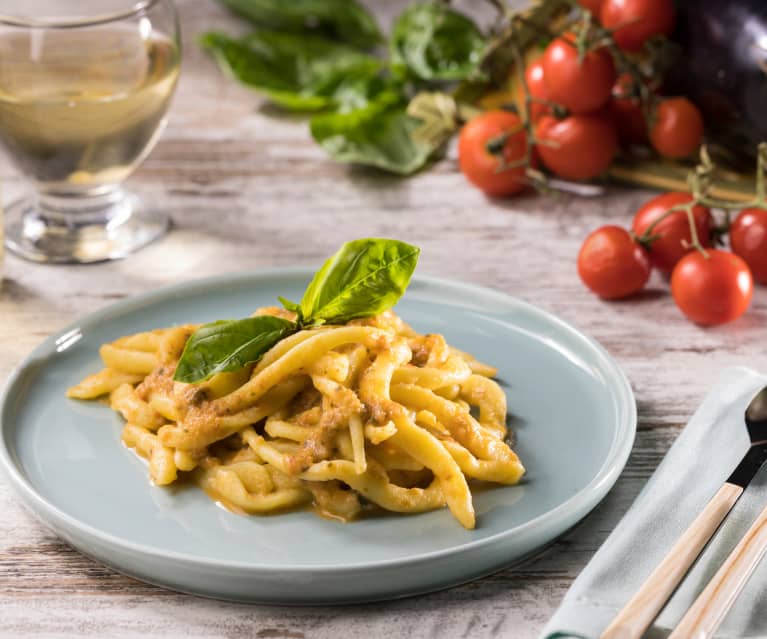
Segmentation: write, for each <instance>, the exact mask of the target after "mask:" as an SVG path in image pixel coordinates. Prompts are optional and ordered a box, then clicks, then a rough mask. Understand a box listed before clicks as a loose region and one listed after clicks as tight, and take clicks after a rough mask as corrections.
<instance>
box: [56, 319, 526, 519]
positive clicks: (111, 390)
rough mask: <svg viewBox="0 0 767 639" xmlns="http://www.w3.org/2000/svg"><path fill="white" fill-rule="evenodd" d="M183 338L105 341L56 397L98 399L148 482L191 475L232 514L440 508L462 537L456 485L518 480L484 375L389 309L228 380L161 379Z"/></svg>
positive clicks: (489, 372) (302, 341) (186, 329)
mask: <svg viewBox="0 0 767 639" xmlns="http://www.w3.org/2000/svg"><path fill="white" fill-rule="evenodd" d="M258 314H273V315H281V314H282V315H288V312H287V311H284V310H282V309H277V308H264V309H260V311H258ZM196 328H197V327H196V326H191V325H187V326H180V327H177V328H169V329H160V330H155V331H151V332H146V333H139V334H137V335H131V336H128V337H123V338H120V339H118V340H117V341H115V342H113V343H111V344H105V345H104V346H102V348H101V351H100V354H101V357H102V359H103V361H104V364H105V365H106V368H105V369H104V370H102V371H101V372H99V373H96V374H94V375H91V376H89V377H87V378H85V379H84V380H83V381H82V382H81V383H80V384H78V385H77V386H74V387H73V388H71V389H69V392H68V395H69V396H70V397H73V398H79V399H93V398H96V397H100V396H102V395H106V394H109V403H110V405H111V407H112V408H113V409H115V410H116V411H118V412H119V413H121V414H122V416H123V417H124V418H125V420H126V424H125V426H124V428H123V433H122V440H123V442H124V443H125V444H126V445H127V446H129V447H130V448H134V449H135V450H136V452H137V453H139V454H140V455H142V456H143V457H145V458H146V459H147V460H148V462H149V476H150V478H151V480H152V482H153V483H155V484H157V485H166V484H171V483H173V482H174V481H176V480H177V479H178V478H179V476H180V475H182V474H188V473H190V471H191V476H192V477H193V478H194V480H195V481H196V482H197V483H198V484H199V485H200V486H201V487H202V488H203V489H204V490H205V491H206V492H207V493H208V494H209V495H210V496H211V497H213V498H214V499H216V500H217V501H220V502H221V503H222V504H223V505H225V506H226V507H227V508H229V509H231V510H233V511H235V512H240V513H249V514H264V513H270V512H273V511H279V510H285V509H291V508H296V507H299V506H302V505H306V504H311V503H313V504H314V505H315V507H316V509H317V510H318V511H320V512H321V513H322V514H324V515H326V516H331V517H337V518H339V519H342V520H345V521H348V520H352V519H354V518H355V517H357V516H358V515H359V514H360V513H361V512H363V511H364V510H366V509H367V508H369V505H375V506H377V507H379V508H382V509H384V510H388V511H394V512H399V513H415V512H422V511H428V510H434V509H437V508H441V507H443V506H445V505H447V507H448V508H449V509H450V511H451V512H452V513H453V515H455V517H456V518H457V519H458V521H460V523H461V524H463V525H464V526H465V527H466V528H473V527H474V525H475V518H474V509H473V506H472V497H471V492H470V489H469V481H471V480H478V481H483V482H493V483H499V484H515V483H517V482H518V481H519V479H520V477H521V476H522V474H523V472H524V468H523V467H522V464H521V463H520V462H519V459H518V458H517V455H516V454H515V453H514V452H513V451H512V449H511V448H510V447H509V445H508V444H507V443H506V441H505V438H506V436H507V429H506V398H505V395H504V392H503V390H502V389H501V388H500V387H499V386H498V384H497V383H496V382H495V381H493V380H492V379H491V377H492V376H493V375H494V374H495V369H493V368H491V367H489V366H487V365H485V364H482V363H480V362H478V361H476V360H475V359H474V358H473V357H471V356H470V355H467V354H466V353H462V352H460V351H458V350H456V349H454V348H451V347H450V346H448V344H447V343H446V342H445V339H444V338H443V337H442V336H441V335H435V334H430V335H419V334H417V333H416V332H415V331H413V330H412V329H411V328H410V327H409V326H407V325H406V324H405V323H404V322H403V321H402V320H401V319H400V318H399V317H397V316H396V315H395V314H394V313H393V312H391V311H387V312H384V313H382V314H380V315H378V316H375V317H372V318H367V319H362V320H352V321H350V322H349V323H347V324H346V325H345V326H321V327H319V328H314V329H309V330H303V331H300V332H298V333H296V334H294V335H292V336H291V337H288V338H286V339H284V340H282V341H281V342H278V343H277V345H275V346H274V347H273V348H272V349H271V350H269V351H268V352H267V353H266V354H265V355H264V357H263V358H262V359H261V360H260V361H259V363H258V364H256V365H255V366H253V367H250V368H244V369H242V370H241V371H238V372H234V373H219V374H217V375H215V376H213V377H212V378H211V379H209V380H208V381H206V382H203V383H201V384H183V383H180V382H174V381H173V373H174V368H175V366H176V364H177V362H178V360H179V357H180V356H181V353H182V351H183V349H184V345H185V343H186V341H187V339H188V338H189V336H190V335H191V334H192V332H193V331H194V330H195V329H196Z"/></svg>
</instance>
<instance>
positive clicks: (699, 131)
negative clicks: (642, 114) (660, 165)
mask: <svg viewBox="0 0 767 639" xmlns="http://www.w3.org/2000/svg"><path fill="white" fill-rule="evenodd" d="M702 139H703V116H702V115H701V114H700V111H699V110H698V107H696V106H695V105H694V104H693V103H692V102H690V101H689V100H688V99H687V98H671V99H670V100H664V101H663V102H661V103H660V104H659V105H658V108H657V110H656V111H655V123H654V124H653V127H652V130H651V131H650V142H652V145H653V147H654V148H655V150H656V151H657V152H658V153H660V154H661V155H662V156H664V157H667V158H674V159H679V158H685V157H687V156H689V155H692V154H693V153H695V152H696V151H697V150H698V148H699V147H700V143H701V140H702Z"/></svg>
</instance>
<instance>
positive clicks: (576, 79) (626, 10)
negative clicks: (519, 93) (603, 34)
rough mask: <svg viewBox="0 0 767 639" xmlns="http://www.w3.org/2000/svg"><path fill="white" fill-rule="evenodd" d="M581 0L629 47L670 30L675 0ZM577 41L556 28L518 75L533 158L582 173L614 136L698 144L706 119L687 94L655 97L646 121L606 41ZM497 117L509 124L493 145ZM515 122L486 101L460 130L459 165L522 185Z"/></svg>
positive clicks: (480, 181) (679, 152) (494, 181)
mask: <svg viewBox="0 0 767 639" xmlns="http://www.w3.org/2000/svg"><path fill="white" fill-rule="evenodd" d="M580 3H581V5H582V6H583V7H584V8H585V9H587V10H588V11H590V12H591V13H592V14H593V15H594V17H595V18H597V19H598V20H600V21H601V23H602V25H603V26H604V27H605V28H607V29H610V30H612V34H613V39H614V40H615V43H616V44H617V46H618V47H620V48H621V49H624V50H625V51H626V52H629V53H634V52H636V51H639V50H641V49H642V47H643V46H644V44H645V42H646V41H647V40H649V39H650V38H652V37H655V36H659V35H664V36H668V35H669V34H670V33H671V31H672V29H673V26H674V7H673V1H672V0H580ZM576 43H577V36H576V35H575V34H573V33H565V34H563V35H561V36H559V37H557V38H555V39H554V40H552V41H551V42H550V43H549V45H548V46H547V47H546V50H545V51H544V52H543V55H542V56H541V57H540V58H539V59H537V60H535V61H533V62H532V63H530V64H529V65H528V67H527V69H526V70H525V84H526V85H527V90H528V93H529V95H530V97H531V98H532V101H531V102H530V108H529V113H527V118H528V120H529V124H530V125H531V128H532V130H533V131H534V137H535V140H536V145H535V148H534V151H533V153H532V155H533V156H534V157H535V159H537V160H540V162H541V163H542V164H543V165H544V166H545V167H546V168H547V169H548V170H549V171H551V172H552V173H554V174H555V175H558V176H560V177H563V178H566V179H571V180H587V179H590V178H594V177H596V176H598V175H600V174H602V173H604V172H605V171H606V170H607V168H608V167H609V166H610V163H611V162H612V161H613V158H614V157H615V155H616V153H617V152H618V149H619V144H620V143H622V144H624V145H631V144H647V143H650V144H651V145H652V146H653V147H654V148H655V150H656V151H657V152H658V153H659V154H660V155H662V156H664V157H669V158H683V157H687V156H689V155H692V154H693V153H694V152H696V151H697V149H698V148H699V146H700V143H701V140H702V137H703V119H702V117H701V114H700V112H699V111H698V109H697V107H696V106H695V105H694V104H692V102H690V101H689V100H687V99H686V98H669V99H661V98H658V99H657V100H653V101H652V102H653V104H654V105H655V106H654V107H653V115H652V118H651V122H652V126H651V127H648V122H647V119H646V118H645V109H644V108H643V106H642V103H641V102H640V98H639V91H637V90H636V87H635V86H634V80H633V79H632V75H631V74H629V73H623V74H621V75H617V73H616V69H615V61H614V60H613V57H612V55H611V54H610V52H609V51H608V49H607V48H605V47H596V48H594V47H593V46H592V47H586V48H585V49H583V50H581V51H580V52H579V48H578V45H577V44H576ZM651 88H652V89H654V88H655V87H651ZM645 94H647V92H645ZM504 123H507V124H506V126H508V127H509V128H508V129H507V131H508V132H512V131H513V134H512V133H509V135H508V137H507V142H506V143H507V145H508V148H506V147H503V148H499V147H498V144H497V143H496V142H497V140H498V139H499V137H498V136H499V135H500V133H499V127H502V126H504ZM522 125H523V122H522V120H521V119H519V118H516V117H514V118H510V117H509V116H508V115H506V116H504V115H502V112H501V111H488V112H486V113H483V114H482V115H479V116H477V117H476V118H474V120H472V121H471V122H469V123H468V124H467V125H466V126H465V127H464V128H463V130H462V132H461V135H460V141H459V155H460V167H461V170H462V171H463V172H464V174H465V175H466V177H467V178H468V179H469V180H470V181H471V182H472V183H473V184H475V185H476V186H477V187H479V188H480V189H482V190H483V191H485V192H486V193H488V194H489V195H493V196H500V195H511V194H514V193H517V192H519V191H520V190H522V188H521V185H523V184H524V169H523V170H521V171H519V170H517V168H518V167H519V166H520V164H523V159H524V158H526V157H528V155H527V147H526V146H525V145H523V144H522V142H521V140H520V137H519V136H518V135H517V131H521V130H522ZM520 135H524V133H520ZM509 165H511V168H510V167H509Z"/></svg>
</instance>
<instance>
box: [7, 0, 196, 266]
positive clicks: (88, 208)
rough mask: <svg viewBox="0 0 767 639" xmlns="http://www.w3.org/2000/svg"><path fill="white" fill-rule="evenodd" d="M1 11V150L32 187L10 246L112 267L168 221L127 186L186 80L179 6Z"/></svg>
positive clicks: (82, 4)
mask: <svg viewBox="0 0 767 639" xmlns="http://www.w3.org/2000/svg"><path fill="white" fill-rule="evenodd" d="M4 4H5V7H7V6H9V5H11V6H13V5H16V8H14V9H12V10H11V12H10V13H9V12H8V10H7V9H6V8H5V7H0V146H2V147H4V149H5V150H6V152H7V153H8V154H9V156H10V158H11V159H12V161H13V162H14V163H15V165H16V166H17V167H18V168H19V169H20V170H21V172H22V173H23V174H24V175H25V176H26V177H27V178H29V180H30V181H31V183H32V186H33V188H32V189H31V192H30V193H29V194H28V195H27V196H25V197H23V198H22V199H20V200H18V201H16V202H14V203H12V204H10V205H9V206H8V207H6V210H5V243H6V246H7V247H8V249H9V250H10V251H12V252H14V253H16V254H17V255H20V256H22V257H25V258H27V259H30V260H35V261H38V262H81V263H83V262H99V261H103V260H110V259H116V258H120V257H124V256H125V255H127V254H129V253H131V252H132V251H135V250H136V249H138V248H140V247H142V246H144V245H145V244H147V243H149V242H151V241H152V240H154V239H156V238H157V237H159V236H161V235H162V234H163V233H164V232H165V231H166V230H167V228H168V222H169V218H168V216H167V213H166V212H164V211H162V210H159V209H157V208H154V207H152V206H150V205H149V203H148V202H146V201H145V200H142V199H141V198H140V197H138V196H137V195H136V194H134V193H129V192H126V191H125V190H124V189H123V188H122V187H121V184H122V182H123V180H125V178H127V177H128V176H129V175H130V174H131V173H132V172H133V171H134V170H135V169H136V167H137V166H138V165H139V164H140V163H141V161H142V160H143V159H144V158H145V157H146V155H147V154H148V153H149V151H150V150H151V149H152V147H153V146H154V144H155V142H156V141H157V138H158V136H159V134H160V132H161V131H162V129H163V126H164V125H165V120H166V113H167V110H168V103H169V102H170V99H171V96H172V94H173V91H174V89H175V86H176V80H177V79H178V74H179V61H180V52H181V50H180V39H179V30H178V20H177V17H176V12H175V9H174V7H173V3H172V2H171V0H138V1H137V0H24V2H18V3H4Z"/></svg>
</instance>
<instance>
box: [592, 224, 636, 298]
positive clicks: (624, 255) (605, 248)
mask: <svg viewBox="0 0 767 639" xmlns="http://www.w3.org/2000/svg"><path fill="white" fill-rule="evenodd" d="M578 275H580V276H581V280H583V283H584V284H585V285H586V286H588V287H589V288H590V289H591V290H592V291H593V292H594V293H596V294H597V295H599V297H602V298H604V299H606V300H612V299H619V298H621V297H628V296H629V295H632V294H633V293H636V292H637V291H639V290H641V289H642V288H644V285H645V284H647V280H648V279H649V277H650V258H649V257H648V255H647V251H646V250H645V249H644V248H642V246H640V245H639V244H637V243H636V242H635V241H634V238H632V237H631V234H630V233H629V232H628V231H626V229H623V228H621V227H620V226H602V227H600V228H598V229H597V230H596V231H594V232H593V233H592V234H591V235H589V236H588V237H587V238H586V241H585V242H584V243H583V246H581V251H580V253H578Z"/></svg>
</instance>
